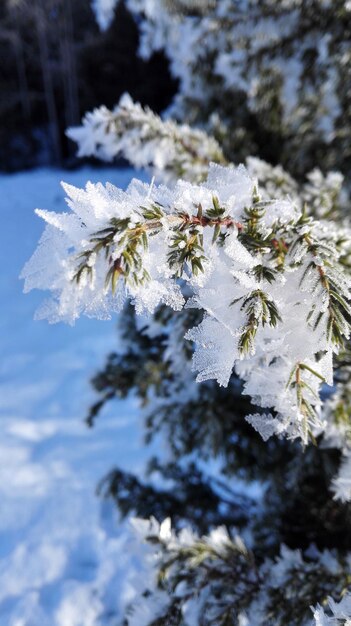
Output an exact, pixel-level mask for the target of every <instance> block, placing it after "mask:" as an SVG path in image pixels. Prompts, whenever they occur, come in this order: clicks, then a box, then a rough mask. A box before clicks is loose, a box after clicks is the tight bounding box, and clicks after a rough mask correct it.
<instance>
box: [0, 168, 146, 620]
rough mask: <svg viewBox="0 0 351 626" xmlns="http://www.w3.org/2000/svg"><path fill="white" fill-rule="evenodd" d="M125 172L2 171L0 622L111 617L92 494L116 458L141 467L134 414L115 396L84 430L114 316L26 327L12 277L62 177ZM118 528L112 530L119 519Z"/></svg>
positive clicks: (109, 521)
mask: <svg viewBox="0 0 351 626" xmlns="http://www.w3.org/2000/svg"><path fill="white" fill-rule="evenodd" d="M131 177H132V171H131V170H124V171H119V172H118V171H113V170H112V169H108V170H104V169H101V170H88V169H81V170H79V171H78V172H60V171H57V170H37V171H33V172H26V173H20V174H15V175H9V176H4V175H0V211H1V224H2V230H1V238H2V241H1V247H0V254H1V255H2V258H1V268H2V270H1V276H0V288H1V291H0V293H1V307H0V322H1V337H0V346H1V354H2V360H1V364H0V502H1V504H0V626H97V625H100V624H104V625H105V624H112V623H114V624H116V613H115V610H116V608H117V597H116V596H118V595H119V594H120V592H121V591H122V586H123V585H125V581H123V580H122V579H123V560H124V559H126V558H129V557H128V555H127V554H126V551H125V550H124V549H123V550H122V549H121V546H122V544H123V541H124V539H123V536H122V535H121V534H116V533H115V531H114V528H115V525H114V523H113V514H114V513H112V507H109V505H108V504H106V503H102V502H101V501H99V499H98V498H97V497H96V495H95V487H96V484H97V482H98V481H99V479H100V478H101V477H103V476H104V474H105V473H106V472H107V471H108V470H109V469H111V467H112V466H113V465H115V464H118V465H119V466H122V467H124V468H130V469H132V470H133V471H138V470H141V467H142V465H143V462H144V457H145V452H143V449H142V433H141V430H140V419H138V411H137V409H136V407H135V406H133V404H132V403H131V402H129V403H127V402H120V403H119V404H118V405H117V404H115V405H114V406H113V407H111V408H110V410H109V413H107V414H105V416H104V418H103V419H101V420H99V421H98V424H97V426H96V428H95V429H93V430H92V431H91V430H88V429H87V428H86V426H85V424H84V422H83V418H84V416H85V414H86V409H87V407H88V406H89V403H90V401H91V400H92V399H93V398H94V396H93V392H92V390H91V389H90V387H89V378H90V377H91V376H92V375H93V373H94V372H95V371H96V370H97V368H98V367H99V365H101V364H102V363H103V361H104V357H105V355H106V354H107V353H108V351H109V350H111V349H113V348H114V347H115V345H116V333H115V323H114V322H99V321H92V320H88V319H82V320H80V321H79V322H78V323H77V324H76V326H75V327H74V328H71V327H68V326H64V325H55V326H50V325H48V324H47V323H46V322H34V321H33V315H34V311H35V309H36V307H37V306H38V304H39V302H40V301H41V300H42V299H43V294H41V293H33V292H31V293H30V294H29V295H26V296H24V295H23V293H22V284H21V282H20V281H19V280H18V275H19V273H20V270H21V268H22V266H23V264H24V262H25V261H26V260H27V259H28V258H29V256H30V255H31V253H32V252H33V250H34V248H35V246H36V243H37V240H38V238H39V236H40V234H41V232H42V229H43V223H42V222H41V220H40V219H39V218H38V217H36V216H35V215H34V213H33V210H34V208H36V207H39V208H46V209H51V210H64V207H65V205H64V201H63V192H62V189H61V188H60V186H59V181H60V180H61V178H64V180H65V181H67V182H69V183H72V184H74V185H77V186H83V185H84V184H85V182H86V181H87V180H88V179H90V180H92V181H94V182H95V181H97V180H101V181H102V182H105V181H106V180H110V181H111V182H113V183H115V184H118V185H119V186H122V187H125V186H126V184H127V183H128V182H129V180H130V179H131ZM116 526H117V525H116Z"/></svg>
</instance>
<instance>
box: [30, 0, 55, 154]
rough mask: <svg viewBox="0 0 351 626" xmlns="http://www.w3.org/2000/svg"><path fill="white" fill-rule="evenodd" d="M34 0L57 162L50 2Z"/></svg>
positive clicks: (45, 89) (47, 104)
mask: <svg viewBox="0 0 351 626" xmlns="http://www.w3.org/2000/svg"><path fill="white" fill-rule="evenodd" d="M43 4H44V3H43V0H34V10H35V22H36V30H37V37H38V44H39V55H40V66H41V72H42V78H43V85H44V96H45V102H46V110H47V115H48V121H49V128H50V138H51V142H52V151H53V158H54V162H55V163H56V164H58V163H60V162H61V157H62V149H61V140H60V129H59V118H58V114H57V107H56V101H55V92H54V83H53V78H52V72H51V65H50V53H49V43H48V29H47V17H46V15H47V13H49V12H50V8H51V6H50V4H49V2H48V1H47V0H46V2H45V5H46V6H45V7H44V6H43Z"/></svg>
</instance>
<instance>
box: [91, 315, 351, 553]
mask: <svg viewBox="0 0 351 626" xmlns="http://www.w3.org/2000/svg"><path fill="white" fill-rule="evenodd" d="M196 315H197V316H198V320H196V318H195V317H194V316H196ZM199 315H200V314H199V312H198V311H196V310H193V309H185V310H183V311H182V312H180V313H178V314H175V313H174V312H172V313H169V311H167V309H166V308H163V307H161V308H160V309H159V310H158V312H157V315H156V317H157V319H158V321H159V322H162V323H163V324H164V331H165V332H164V334H160V335H158V336H157V337H153V338H152V339H150V338H149V337H148V336H147V334H145V333H143V332H141V331H140V329H138V328H137V326H136V323H135V314H134V312H133V311H132V309H131V308H127V309H126V310H125V312H124V314H123V316H122V320H121V322H123V323H122V324H121V326H122V329H123V335H124V346H125V347H124V351H123V353H120V354H118V353H115V354H113V355H110V357H109V358H108V361H107V364H106V367H105V368H104V369H103V370H102V371H101V372H100V373H99V374H98V375H97V376H96V377H95V378H94V380H93V385H94V387H95V389H96V390H97V392H98V393H99V396H100V398H99V400H98V402H97V403H96V404H95V405H94V406H93V407H92V408H91V411H90V414H89V417H88V422H89V424H90V425H92V424H93V423H94V420H95V418H96V416H97V415H98V414H99V412H100V410H101V408H102V407H103V406H104V405H105V404H106V402H108V401H110V400H111V399H113V398H114V397H122V398H126V397H128V396H129V395H131V394H132V395H133V396H135V395H136V396H137V397H138V398H139V399H140V402H141V404H142V405H143V406H144V414H145V436H146V441H147V442H151V441H152V440H153V438H154V437H156V436H157V435H158V434H160V435H161V436H162V437H165V438H166V440H167V442H168V444H169V446H170V448H171V451H172V454H173V457H174V462H172V463H169V462H167V463H165V464H164V463H163V462H162V461H161V460H160V459H158V460H157V459H156V460H154V461H153V462H152V464H151V465H150V467H149V472H150V474H151V476H152V474H153V473H155V472H156V475H157V476H162V477H163V478H165V479H166V480H167V481H168V480H171V482H172V484H173V485H174V487H173V488H169V489H168V488H167V489H166V488H156V487H155V486H154V485H153V483H152V481H151V482H150V483H148V482H147V481H146V482H144V481H140V480H139V479H137V478H136V477H134V476H132V475H130V474H128V473H124V472H122V471H121V470H118V469H114V470H113V471H111V473H110V474H109V475H108V476H106V477H105V479H104V480H103V481H102V483H101V486H100V489H101V493H102V494H103V495H104V496H111V497H113V498H114V500H115V501H116V504H117V505H118V507H119V508H120V510H121V512H122V513H123V514H124V515H125V514H127V513H132V512H133V513H134V514H137V515H138V516H144V515H145V516H146V517H147V516H149V515H154V516H155V517H156V518H157V519H159V521H161V520H162V519H164V518H165V517H166V516H168V515H171V517H172V519H174V521H175V523H176V525H177V524H178V523H180V522H181V521H182V520H183V521H184V520H188V521H189V522H190V524H191V525H193V527H195V528H199V529H201V532H202V529H203V528H205V527H206V529H209V528H212V527H213V526H215V525H220V524H223V523H224V524H226V525H227V526H228V527H231V526H238V527H239V526H241V525H242V524H243V525H245V523H246V522H245V518H246V517H248V518H249V519H248V526H250V527H251V528H252V529H253V532H254V534H255V536H256V537H257V539H258V541H257V544H258V545H261V546H262V550H263V551H264V553H265V555H267V553H271V554H272V555H274V554H276V551H277V549H278V547H279V545H280V543H281V542H284V543H286V544H287V545H288V546H290V547H292V548H295V547H296V548H297V547H302V548H305V547H307V546H308V545H309V544H310V543H315V544H316V545H317V546H318V547H319V548H320V549H323V548H324V547H328V548H333V547H335V548H338V549H340V550H347V549H350V548H351V533H350V531H349V525H350V520H351V506H350V505H349V504H342V503H340V502H338V501H335V500H333V499H332V497H331V492H330V484H331V480H332V478H333V476H335V473H336V471H337V467H338V464H339V461H340V451H339V450H334V449H325V450H321V449H320V447H315V446H313V445H310V446H308V447H306V448H305V449H303V448H302V447H301V445H300V444H299V443H297V442H289V441H286V440H285V439H284V440H279V439H278V438H277V437H274V438H271V439H269V440H268V441H266V442H264V441H263V440H262V438H261V436H260V435H259V434H258V433H256V432H255V431H254V430H253V428H252V426H251V425H249V424H248V423H247V422H246V420H245V415H247V414H248V413H251V412H254V411H255V410H256V409H255V408H254V407H252V405H251V404H250V403H249V401H248V399H247V398H245V396H243V395H242V384H241V383H240V381H239V380H238V379H237V378H236V377H235V376H233V377H232V378H231V380H230V383H229V385H228V387H227V388H222V387H219V386H218V384H217V383H216V382H213V381H208V382H206V383H201V384H199V385H197V387H196V389H198V394H197V395H196V396H194V397H191V396H190V397H189V399H188V400H186V401H185V400H184V399H183V397H184V396H182V394H185V395H186V394H187V390H186V389H185V388H184V380H183V381H180V380H178V379H177V377H175V376H174V374H173V373H172V368H171V364H170V362H169V361H167V359H165V358H164V355H165V350H166V346H167V336H168V327H169V324H171V323H174V317H176V318H177V317H178V316H179V318H181V320H182V323H183V325H184V328H186V327H189V325H190V326H192V325H193V324H194V323H196V321H200V318H199ZM179 318H178V321H179ZM184 347H185V354H187V355H188V358H190V357H191V349H190V344H189V343H188V342H184ZM186 350H188V353H187V352H186ZM344 359H345V363H347V362H348V361H347V355H345V356H344ZM188 384H189V389H190V388H191V385H194V382H193V380H192V378H191V377H190V379H189V382H188ZM155 394H156V395H157V398H158V403H157V408H155V407H154V406H153V403H152V398H153V397H154V395H155ZM194 455H195V458H197V459H199V460H200V462H201V463H202V464H203V463H205V465H204V467H205V466H206V462H210V461H211V460H212V459H217V460H218V462H219V465H220V467H221V472H222V474H223V476H225V477H226V478H225V479H224V480H225V482H224V483H223V484H226V485H227V487H228V489H229V491H228V493H226V492H225V490H224V491H223V488H222V487H220V486H219V485H218V484H216V482H215V481H214V479H213V478H211V477H210V478H209V477H208V476H207V475H206V474H205V473H204V471H203V470H199V468H197V467H196V465H194V463H193V462H192V461H190V462H188V463H187V461H186V460H187V458H188V459H191V458H192V457H194ZM209 474H210V473H209ZM210 475H211V474H210ZM237 479H239V480H240V481H244V482H248V483H249V482H252V481H257V482H258V484H261V485H262V488H263V485H264V484H265V483H266V481H268V483H269V488H267V489H265V488H263V492H262V494H264V497H263V506H260V507H256V506H254V505H253V503H252V501H251V500H250V498H246V497H245V496H241V495H240V493H241V490H240V489H241V488H239V491H240V493H239V492H238V489H237V487H236V480H237ZM194 494H195V496H196V497H194ZM221 499H223V506H221V505H220V500H221ZM225 500H229V503H228V502H225ZM200 511H201V512H200ZM333 529H335V532H334V530H333ZM259 553H260V552H259V550H258V553H257V554H258V555H259Z"/></svg>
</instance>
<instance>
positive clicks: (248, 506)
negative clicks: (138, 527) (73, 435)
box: [98, 459, 255, 534]
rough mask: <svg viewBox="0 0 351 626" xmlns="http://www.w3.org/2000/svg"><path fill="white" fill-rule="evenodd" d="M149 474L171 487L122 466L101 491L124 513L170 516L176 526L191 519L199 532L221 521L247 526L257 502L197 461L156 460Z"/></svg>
mask: <svg viewBox="0 0 351 626" xmlns="http://www.w3.org/2000/svg"><path fill="white" fill-rule="evenodd" d="M148 474H149V475H151V476H153V475H155V474H156V476H158V477H159V476H162V479H164V480H166V481H167V484H168V485H170V484H171V483H172V488H170V487H168V488H167V489H165V488H157V487H155V486H153V485H152V483H147V482H145V481H140V480H139V479H138V478H136V477H135V476H133V475H132V474H129V473H127V472H122V471H121V470H119V469H113V470H112V471H111V472H110V473H109V474H108V475H107V476H105V478H104V479H103V480H102V481H101V483H100V485H99V487H98V494H99V495H102V496H103V497H112V498H113V499H114V501H115V502H116V505H117V506H118V510H119V511H120V513H121V515H122V516H123V517H125V516H126V515H128V514H133V515H136V516H137V517H142V518H149V517H151V516H154V517H156V519H158V520H163V519H165V518H166V517H171V519H172V523H173V525H174V526H175V527H176V528H181V527H182V524H184V523H186V522H188V521H189V520H191V524H192V527H193V528H194V529H195V530H197V531H198V532H199V533H200V534H205V533H206V532H208V531H209V529H211V528H214V527H216V526H218V525H221V524H227V525H229V526H231V525H235V526H237V527H238V528H239V527H240V528H242V527H246V526H247V525H248V523H249V521H250V516H252V514H253V511H254V509H255V502H254V501H253V500H252V499H251V498H250V497H248V496H245V495H244V494H242V493H240V492H237V493H236V492H235V491H234V490H233V489H231V488H230V487H229V486H228V485H227V484H226V483H225V482H223V483H222V482H221V481H220V480H218V479H217V480H216V479H214V478H211V477H210V478H209V477H208V476H206V474H204V472H202V471H201V470H199V469H198V468H197V467H196V465H195V464H194V463H188V464H187V465H186V466H185V467H184V469H183V468H182V467H181V466H180V465H179V464H177V463H167V464H165V465H162V464H161V463H160V462H159V461H158V460H157V459H153V460H152V461H151V462H150V464H149V467H148Z"/></svg>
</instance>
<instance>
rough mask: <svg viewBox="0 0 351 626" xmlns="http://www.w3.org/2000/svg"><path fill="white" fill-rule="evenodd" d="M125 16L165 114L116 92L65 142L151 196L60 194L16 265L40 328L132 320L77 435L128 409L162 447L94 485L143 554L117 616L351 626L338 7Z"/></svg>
mask: <svg viewBox="0 0 351 626" xmlns="http://www.w3.org/2000/svg"><path fill="white" fill-rule="evenodd" d="M112 4H113V3H112ZM112 4H111V3H107V4H106V2H103V1H102V0H101V1H100V2H95V8H96V10H99V8H100V10H102V9H103V8H105V9H106V7H107V9H109V7H110V8H111V6H112ZM128 4H129V6H130V8H131V9H132V10H134V12H135V14H136V15H137V16H139V17H140V13H143V15H144V20H143V21H142V22H141V29H142V44H141V51H142V53H143V54H144V55H147V54H149V53H150V51H152V50H154V49H159V48H160V47H164V48H165V50H166V53H167V54H168V55H169V56H170V60H171V67H172V70H173V73H174V75H175V76H177V77H178V78H180V90H179V95H178V97H177V99H176V101H175V104H174V107H173V112H174V114H175V115H176V117H177V118H178V121H174V120H171V119H161V118H160V117H158V116H157V115H155V114H154V113H153V112H152V111H150V110H149V109H147V108H146V109H145V108H142V107H141V106H140V105H139V104H135V103H133V102H132V100H131V99H130V97H129V96H127V95H125V96H123V97H122V99H121V100H120V102H119V104H118V105H117V106H116V107H115V109H114V110H113V111H109V110H108V109H106V108H105V107H101V108H100V109H96V110H95V111H93V112H92V113H89V114H87V115H86V117H85V118H84V120H83V125H82V126H81V127H79V128H73V129H70V130H69V136H70V137H71V138H72V139H74V140H75V141H77V142H78V144H79V152H80V154H81V155H91V154H94V155H96V156H98V157H100V158H103V159H113V158H114V157H116V156H117V155H121V154H122V155H124V156H125V157H126V158H127V159H128V160H129V161H130V162H131V163H132V164H134V165H136V166H137V167H145V168H147V169H148V170H149V171H151V172H152V173H153V174H154V175H155V176H156V179H157V182H159V181H161V182H162V183H163V184H161V185H158V184H155V183H154V182H152V183H151V184H150V185H142V184H141V183H139V182H133V183H132V184H131V185H130V187H129V188H128V190H127V191H126V192H122V191H120V190H118V189H116V188H114V187H113V186H111V185H107V186H106V187H103V186H102V185H100V186H99V185H97V186H94V185H91V184H88V185H87V187H86V190H85V191H83V190H76V189H74V188H72V187H70V186H67V185H66V186H65V190H66V193H67V195H68V204H69V206H70V208H71V209H72V211H73V212H72V214H70V215H67V214H63V215H57V214H54V213H49V212H46V211H41V212H39V213H40V215H41V216H42V217H43V218H44V219H45V220H46V222H47V223H48V226H47V228H46V231H45V233H44V235H43V238H42V240H41V242H40V245H39V248H38V250H37V251H36V253H35V254H34V255H33V257H32V259H31V260H30V261H29V262H28V264H27V266H26V268H25V270H24V276H25V278H26V288H27V289H30V288H32V287H40V288H45V289H51V290H52V291H53V300H52V301H51V303H49V304H48V303H46V304H45V305H44V306H43V307H42V309H41V310H40V312H39V316H40V317H48V318H49V320H50V321H57V320H58V319H64V320H66V321H73V320H74V319H75V318H76V317H78V316H79V315H80V314H87V315H90V316H97V317H102V318H106V317H110V316H111V314H113V313H114V312H115V311H116V310H121V309H122V308H123V312H122V313H120V317H119V320H120V326H121V334H122V338H123V341H122V342H121V346H122V347H121V350H120V352H115V353H112V354H111V355H110V356H109V357H108V360H107V363H106V366H105V368H104V369H103V370H102V371H101V372H100V373H98V374H97V375H96V377H95V378H94V380H93V384H94V386H95V388H96V390H97V393H98V399H97V402H96V404H95V405H94V406H93V407H92V408H91V411H90V413H89V415H88V418H87V421H88V424H89V425H90V426H93V424H94V422H95V420H96V419H97V417H98V416H99V413H100V411H101V409H102V407H103V406H104V404H105V403H106V402H109V401H113V399H114V398H115V397H117V398H118V397H127V396H128V395H134V396H135V395H136V396H137V397H138V398H139V400H140V404H141V405H142V407H143V410H144V415H145V432H146V442H150V441H151V440H152V439H154V438H155V437H158V436H162V437H164V439H165V441H167V442H168V448H169V454H168V457H167V458H166V459H165V458H162V457H161V456H160V458H154V459H152V461H151V462H150V464H149V467H148V475H147V476H146V477H145V479H144V480H141V479H139V478H137V477H136V476H133V475H131V474H128V473H125V472H122V471H121V470H120V469H118V468H115V469H112V470H111V472H110V474H109V475H108V476H106V477H105V479H104V480H102V482H101V484H100V493H101V494H102V495H103V496H106V497H112V498H113V499H114V500H115V501H116V504H117V506H118V508H119V510H120V511H121V513H122V515H133V516H136V517H137V519H136V520H135V521H134V525H135V529H136V532H137V534H138V535H139V536H140V537H141V538H142V539H143V541H145V542H146V545H145V546H144V548H143V559H144V560H143V567H142V568H141V569H140V572H139V576H136V578H135V581H134V582H135V584H134V587H135V592H134V598H131V599H130V601H129V603H128V606H126V613H125V617H124V624H126V625H128V626H143V625H145V626H166V625H168V626H169V625H173V624H174V625H178V626H193V625H194V626H196V625H199V626H200V625H201V626H207V625H211V626H226V625H229V624H230V625H234V624H235V625H236V624H237V625H240V626H244V625H247V626H256V625H257V626H259V625H262V626H263V625H267V624H268V625H270V624H271V625H272V626H275V625H284V626H286V625H287V624H289V625H291V626H295V625H296V626H302V625H304V624H315V625H317V626H322V625H323V626H324V625H326V626H332V625H335V624H338V625H339V624H340V625H341V624H346V625H347V624H350V623H351V595H350V592H351V577H350V575H351V571H350V565H351V545H350V544H351V535H350V514H351V505H350V500H351V473H350V467H351V453H350V426H351V424H350V410H351V398H350V393H351V392H350V375H351V368H350V364H351V357H350V348H349V336H350V324H351V309H350V300H351V298H350V288H351V280H350V278H351V277H350V262H351V259H350V252H351V230H350V222H349V218H348V206H349V181H348V179H347V177H346V178H345V179H344V176H343V174H342V173H339V172H333V171H327V170H328V168H329V167H335V166H337V167H339V168H340V170H341V171H343V172H345V173H347V168H348V166H347V163H348V153H347V150H345V148H344V147H345V143H344V142H345V141H346V137H347V136H348V133H349V127H348V122H347V119H348V117H347V116H348V115H349V111H348V108H349V100H348V98H347V89H348V78H347V71H348V69H346V67H345V66H346V65H347V58H346V57H347V55H348V54H349V50H348V48H347V40H348V21H347V17H348V15H349V13H350V10H351V6H349V5H350V3H349V2H341V1H340V2H337V3H335V4H333V5H332V4H331V3H329V2H327V1H325V0H308V1H306V2H301V1H298V0H285V1H284V2H282V3H275V2H272V1H269V0H265V1H264V2H258V1H257V2H256V1H254V0H252V1H249V0H246V1H244V2H239V1H238V2H227V1H226V0H217V1H215V0H214V1H213V2H212V1H211V2H208V3H206V7H205V8H204V5H202V3H198V2H196V1H195V0H192V1H190V0H178V1H177V2H173V3H169V2H167V1H166V0H163V1H162V0H153V1H150V2H144V3H143V2H139V0H130V1H129V3H128ZM175 9H177V11H175ZM109 10H110V9H109ZM105 17H106V14H105ZM200 41H201V45H200V43H199V42H200ZM196 42H197V45H196ZM224 68H225V69H224ZM312 70H313V71H312ZM254 86H255V89H253V87H254ZM291 91H292V92H294V100H293V101H290V100H289V94H291ZM329 105H330V106H329ZM190 120H191V121H194V122H195V123H196V124H198V125H200V127H197V128H191V127H189V126H188V122H189V121H190ZM218 120H220V123H219V121H218ZM209 130H212V131H213V132H214V134H215V137H214V136H210V135H209V134H207V133H208V132H209ZM219 131H220V132H219ZM267 143H268V147H267ZM252 152H253V153H254V154H255V155H256V156H252V155H251V156H250V154H251V153H252ZM322 154H323V155H325V158H323V160H322V158H321V155H322ZM257 155H258V156H257ZM263 157H264V158H268V157H270V158H271V160H272V162H273V163H279V165H270V164H268V163H267V162H265V161H263V160H262V158H263ZM242 159H245V167H243V166H241V167H238V168H237V167H234V166H233V165H232V164H231V161H234V163H235V164H238V163H239V161H240V160H242ZM282 164H283V166H284V169H283V167H282ZM179 179H181V180H179ZM53 247H54V249H55V258H54V259H53V260H52V262H51V263H50V265H49V267H48V266H47V265H48V264H47V263H46V259H47V254H48V249H49V250H50V254H51V251H52V249H53ZM42 268H45V270H44V271H43V270H42ZM38 269H40V270H41V271H40V272H39V271H38ZM130 300H131V301H132V304H133V305H134V306H133V307H131V306H130V304H128V301H130ZM126 301H127V303H126ZM194 371H195V372H196V373H197V376H196V379H195V375H196V374H194ZM214 462H215V463H216V470H215V471H214V470H213V469H211V468H213V465H214ZM155 476H156V477H158V478H159V477H160V476H161V477H162V479H163V482H162V484H163V487H162V488H160V487H159V486H155V484H157V483H155V480H154V477H155ZM252 485H254V486H255V489H253V488H252ZM250 486H251V488H250ZM140 518H144V519H140ZM145 518H149V519H145ZM170 520H172V525H173V528H174V530H172V529H171V521H170ZM141 550H142V548H141Z"/></svg>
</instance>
